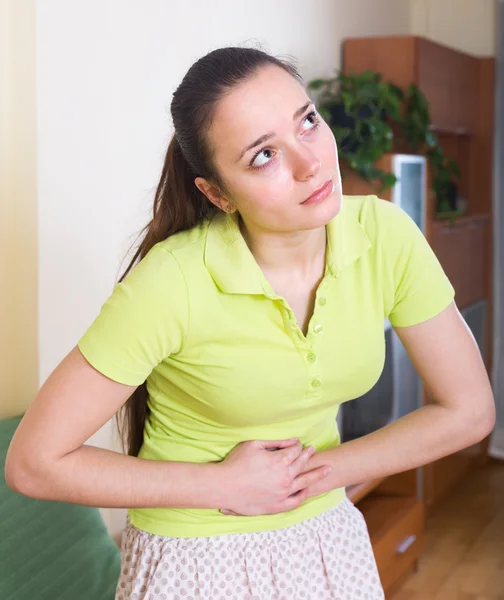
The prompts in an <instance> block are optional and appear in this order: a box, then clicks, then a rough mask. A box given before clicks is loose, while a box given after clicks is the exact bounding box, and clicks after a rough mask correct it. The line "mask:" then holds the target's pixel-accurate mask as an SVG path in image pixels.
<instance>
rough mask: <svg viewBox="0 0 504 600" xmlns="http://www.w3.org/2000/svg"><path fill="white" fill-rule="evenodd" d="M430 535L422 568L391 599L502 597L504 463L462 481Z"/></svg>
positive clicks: (431, 521)
mask: <svg viewBox="0 0 504 600" xmlns="http://www.w3.org/2000/svg"><path fill="white" fill-rule="evenodd" d="M426 537H427V541H426V545H425V551H424V554H423V557H422V558H421V560H420V565H419V569H418V571H417V572H416V573H415V574H414V575H413V576H412V577H410V578H409V579H408V580H407V581H406V583H405V584H404V585H403V586H402V588H401V589H400V590H399V591H398V592H397V593H396V594H395V595H394V596H393V598H391V599H390V600H504V462H502V461H500V462H498V461H491V462H489V464H488V465H487V466H486V467H484V468H482V469H480V470H479V471H478V472H476V473H475V474H474V475H470V476H468V477H467V478H466V479H465V480H464V481H462V483H461V484H459V485H458V486H457V488H456V489H455V490H454V491H453V492H452V493H451V494H450V495H449V496H448V497H447V498H446V499H445V500H444V501H442V502H441V503H440V504H439V505H438V506H437V507H436V508H435V509H434V510H433V511H432V513H431V515H430V516H429V517H428V520H427V530H426Z"/></svg>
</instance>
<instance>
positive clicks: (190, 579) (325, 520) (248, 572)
mask: <svg viewBox="0 0 504 600" xmlns="http://www.w3.org/2000/svg"><path fill="white" fill-rule="evenodd" d="M121 560H122V565H121V576H120V579H119V583H118V585H117V591H116V596H115V599H116V600H301V599H302V600H326V599H327V600H329V599H331V600H383V598H384V593H383V589H382V586H381V584H380V579H379V576H378V571H377V568H376V562H375V559H374V555H373V550H372V547H371V542H370V539H369V533H368V529H367V526H366V522H365V520H364V517H363V515H362V513H361V512H360V511H359V510H358V509H357V508H356V507H355V506H354V504H353V503H352V502H351V501H350V500H349V499H348V498H347V497H345V498H344V499H343V501H342V502H341V503H340V504H338V505H337V506H336V507H334V508H332V509H330V510H328V511H326V512H324V513H322V514H321V515H318V516H316V517H312V518H311V519H307V520H306V521H302V522H301V523H298V524H296V525H292V526H290V527H286V528H284V529H278V530H274V531H264V532H255V533H243V534H242V533H240V534H228V535H221V536H211V537H196V538H174V537H166V536H162V535H155V534H152V533H147V532H145V531H142V530H140V529H137V528H136V527H134V526H133V525H132V524H131V522H130V521H129V518H128V520H127V523H126V528H125V530H124V533H123V536H122V559H121Z"/></svg>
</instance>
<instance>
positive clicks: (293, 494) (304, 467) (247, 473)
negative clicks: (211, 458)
mask: <svg viewBox="0 0 504 600" xmlns="http://www.w3.org/2000/svg"><path fill="white" fill-rule="evenodd" d="M313 454H315V449H314V448H313V447H312V446H308V447H306V448H303V446H302V444H301V443H300V442H299V440H296V439H290V440H281V441H256V440H254V441H247V442H242V443H240V444H238V445H237V446H235V448H233V450H231V452H230V453H229V454H228V455H227V456H226V458H225V459H224V460H223V461H222V462H221V463H220V465H221V468H222V471H221V473H222V476H223V483H224V485H225V486H226V488H227V489H228V490H229V502H228V503H227V506H225V507H222V509H221V512H222V513H224V514H229V515H246V516H256V515H269V514H275V513H280V512H285V511H288V510H292V509H293V508H297V507H298V506H300V505H301V504H302V503H303V502H304V501H305V500H306V499H307V498H308V497H309V488H310V486H312V485H314V484H315V483H317V482H319V481H320V480H322V479H324V478H325V477H327V475H329V473H330V472H331V467H329V466H328V465H323V466H321V467H318V468H317V469H313V470H308V462H309V460H310V458H311V456H313Z"/></svg>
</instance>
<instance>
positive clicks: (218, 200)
mask: <svg viewBox="0 0 504 600" xmlns="http://www.w3.org/2000/svg"><path fill="white" fill-rule="evenodd" d="M194 185H195V186H196V187H197V188H198V190H199V191H200V192H201V193H202V194H204V195H205V196H206V197H207V198H208V199H209V200H210V202H211V203H212V204H215V206H216V207H217V208H220V210H222V211H223V212H226V213H233V212H235V208H234V207H233V206H232V204H231V203H230V202H229V200H228V199H227V198H226V197H225V196H223V195H222V193H221V192H220V190H219V189H218V188H217V187H216V186H215V185H212V184H211V183H210V182H209V181H207V180H206V179H204V178H203V177H196V179H195V180H194Z"/></svg>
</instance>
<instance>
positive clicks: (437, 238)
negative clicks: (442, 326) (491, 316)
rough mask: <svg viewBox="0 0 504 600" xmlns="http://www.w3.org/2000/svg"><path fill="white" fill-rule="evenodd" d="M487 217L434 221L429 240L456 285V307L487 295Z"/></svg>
mask: <svg viewBox="0 0 504 600" xmlns="http://www.w3.org/2000/svg"><path fill="white" fill-rule="evenodd" d="M487 225H488V216H485V215H483V216H481V217H462V218H460V219H459V220H457V221H456V222H455V224H454V225H450V224H448V223H444V222H440V223H434V225H433V227H432V230H431V231H432V232H431V239H430V243H431V246H432V249H433V250H434V252H435V253H436V255H437V257H438V259H439V261H440V263H441V265H442V266H443V269H444V270H445V272H446V274H447V275H448V278H449V279H450V281H451V283H452V285H453V287H454V288H455V293H456V296H455V300H456V302H457V306H458V307H459V308H465V307H466V306H469V305H470V304H473V303H474V302H477V301H478V300H481V299H482V298H484V297H485V296H486V277H485V276H486V261H485V240H486V237H487V236H488V235H489V234H490V232H489V231H488V226H487Z"/></svg>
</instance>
